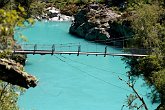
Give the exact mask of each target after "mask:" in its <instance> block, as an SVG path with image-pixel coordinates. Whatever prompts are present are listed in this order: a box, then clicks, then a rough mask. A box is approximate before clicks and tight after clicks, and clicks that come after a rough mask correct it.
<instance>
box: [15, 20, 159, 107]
mask: <svg viewBox="0 0 165 110" xmlns="http://www.w3.org/2000/svg"><path fill="white" fill-rule="evenodd" d="M70 25H71V23H70V22H44V21H41V22H36V24H35V25H34V26H32V27H30V28H27V29H22V30H21V31H20V32H21V33H22V34H23V35H25V36H26V37H27V39H28V42H26V43H29V44H67V43H78V44H81V45H82V47H81V48H82V50H83V49H84V51H87V50H92V51H95V50H97V51H98V50H99V51H103V52H104V48H105V45H101V44H97V45H96V44H95V43H90V42H88V41H86V40H84V39H81V38H77V37H75V36H72V35H70V34H69V33H68V30H69V27H70ZM15 38H16V39H17V40H18V43H23V42H22V41H21V40H20V39H19V37H18V35H17V34H15ZM108 51H111V52H114V51H115V52H120V51H119V50H116V49H114V48H111V47H108ZM25 69H26V71H27V72H28V73H31V74H33V75H35V76H36V77H37V78H38V79H39V83H38V86H37V87H35V88H30V89H28V90H27V91H26V92H25V93H24V94H23V95H21V96H20V99H19V106H20V109H21V110H121V108H122V106H123V105H124V104H126V96H127V95H129V94H130V93H132V90H131V88H129V87H128V85H126V83H124V82H122V81H120V80H119V77H120V78H122V79H124V80H127V76H126V72H127V71H128V69H126V68H125V64H124V62H123V61H122V60H121V57H113V56H106V57H104V56H90V55H89V56H85V55H79V56H77V55H52V56H51V55H28V58H27V62H26V66H25ZM143 84H144V82H143V80H141V79H140V80H138V81H137V82H136V89H137V90H138V92H139V93H140V95H141V96H143V97H144V99H145V101H146V102H147V104H148V107H149V110H154V108H156V106H157V105H156V104H155V105H152V104H151V102H150V99H147V98H146V97H145V95H146V93H148V92H150V91H149V89H148V88H146V87H145V86H142V85H143ZM123 110H128V108H126V107H124V108H123Z"/></svg>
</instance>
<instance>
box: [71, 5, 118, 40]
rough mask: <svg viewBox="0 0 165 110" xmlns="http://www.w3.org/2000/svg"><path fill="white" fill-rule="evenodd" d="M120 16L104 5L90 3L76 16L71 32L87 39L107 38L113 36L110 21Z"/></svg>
mask: <svg viewBox="0 0 165 110" xmlns="http://www.w3.org/2000/svg"><path fill="white" fill-rule="evenodd" d="M119 17H120V15H118V14H116V13H115V12H113V11H112V10H110V9H109V8H107V7H106V6H104V5H101V4H89V5H86V6H84V7H83V8H82V9H81V10H80V11H79V12H78V13H77V14H76V15H75V16H74V18H75V19H74V21H73V23H72V25H71V27H70V30H69V32H70V34H74V35H77V36H79V37H82V38H85V39H87V40H92V41H93V40H107V39H109V38H110V37H111V35H110V28H111V27H110V24H109V23H110V22H113V21H114V20H116V19H117V18H119Z"/></svg>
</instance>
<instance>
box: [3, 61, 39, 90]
mask: <svg viewBox="0 0 165 110" xmlns="http://www.w3.org/2000/svg"><path fill="white" fill-rule="evenodd" d="M0 80H3V81H6V82H8V83H11V84H13V85H18V86H21V87H24V88H27V89H28V88H29V87H35V86H36V85H37V82H38V81H37V78H36V77H34V76H32V75H30V74H28V73H26V72H25V71H24V69H23V66H22V65H21V64H19V63H16V62H15V61H14V60H9V59H0Z"/></svg>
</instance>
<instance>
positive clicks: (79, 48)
mask: <svg viewBox="0 0 165 110" xmlns="http://www.w3.org/2000/svg"><path fill="white" fill-rule="evenodd" d="M80 51H81V46H80V45H79V46H78V52H77V56H79V54H80Z"/></svg>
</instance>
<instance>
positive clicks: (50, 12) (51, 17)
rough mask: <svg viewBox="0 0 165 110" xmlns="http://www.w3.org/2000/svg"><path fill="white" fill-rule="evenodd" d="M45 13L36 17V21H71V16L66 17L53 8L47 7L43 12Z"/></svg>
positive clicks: (72, 18)
mask: <svg viewBox="0 0 165 110" xmlns="http://www.w3.org/2000/svg"><path fill="white" fill-rule="evenodd" d="M44 12H45V13H44V14H43V15H41V16H37V17H36V18H37V19H38V20H43V19H44V20H48V21H73V20H74V17H73V16H67V15H64V14H61V12H60V10H59V9H57V8H55V7H48V8H46V9H45V11H44Z"/></svg>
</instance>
